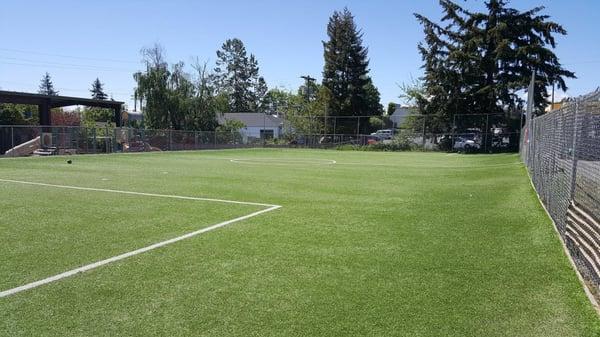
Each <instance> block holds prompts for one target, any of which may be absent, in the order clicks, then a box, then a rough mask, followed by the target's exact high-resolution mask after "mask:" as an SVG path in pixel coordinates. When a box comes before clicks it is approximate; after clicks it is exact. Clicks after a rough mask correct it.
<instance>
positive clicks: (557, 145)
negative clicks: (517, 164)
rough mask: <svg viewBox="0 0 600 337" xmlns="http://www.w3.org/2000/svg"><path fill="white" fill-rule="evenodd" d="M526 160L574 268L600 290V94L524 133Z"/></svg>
mask: <svg viewBox="0 0 600 337" xmlns="http://www.w3.org/2000/svg"><path fill="white" fill-rule="evenodd" d="M521 156H522V158H523V161H524V162H525V164H526V165H527V168H528V170H529V172H530V175H531V180H532V182H533V184H534V186H535V188H536V190H537V192H538V195H539V196H540V199H541V200H542V202H543V203H544V205H545V206H546V208H547V210H548V213H549V214H550V216H551V217H552V218H553V220H554V221H555V223H556V226H557V229H558V231H559V233H560V235H561V236H562V238H563V239H564V241H565V243H566V246H567V247H568V249H569V251H570V253H571V255H572V257H573V259H574V261H575V263H576V264H577V266H578V268H579V269H580V271H581V272H582V274H583V275H584V277H585V278H586V279H587V281H589V282H590V283H591V284H593V285H595V286H594V288H596V289H598V287H599V286H600V92H595V93H592V94H590V95H586V96H582V97H579V98H577V99H575V100H572V101H570V102H567V103H566V104H565V105H564V106H563V107H562V108H561V109H559V110H556V111H552V112H550V113H547V114H545V115H542V116H540V117H537V118H533V119H532V120H531V122H530V123H529V125H528V126H526V127H525V131H524V133H523V139H522V144H521Z"/></svg>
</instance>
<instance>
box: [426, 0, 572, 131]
mask: <svg viewBox="0 0 600 337" xmlns="http://www.w3.org/2000/svg"><path fill="white" fill-rule="evenodd" d="M440 5H441V7H442V10H443V12H444V16H443V17H442V23H441V24H437V23H435V22H433V21H431V20H429V19H428V18H426V17H424V16H422V15H419V14H415V16H416V17H417V19H418V20H419V22H420V23H421V24H422V25H423V29H424V33H425V39H424V41H423V42H422V43H420V44H419V51H420V53H421V55H422V57H423V61H424V65H423V68H424V77H423V81H424V88H425V97H426V98H427V99H425V100H419V109H420V111H421V112H422V113H428V114H437V115H439V116H442V117H445V118H446V120H447V121H449V120H450V119H451V116H452V115H453V114H456V113H473V114H475V113H503V112H504V113H506V112H514V111H519V110H520V109H521V107H522V105H523V103H524V102H523V100H522V99H521V98H520V97H519V92H522V91H523V90H525V89H526V88H527V86H528V83H529V79H530V78H531V74H532V73H533V72H534V71H535V73H536V79H537V80H536V92H535V104H536V107H537V110H538V111H539V112H543V110H544V107H545V106H546V105H547V98H548V91H547V88H548V87H549V86H551V85H552V84H553V83H557V84H558V87H559V88H560V89H562V90H566V89H567V87H566V84H565V81H564V79H565V78H573V77H575V75H574V73H572V72H570V71H568V70H566V69H564V68H563V67H562V65H561V64H560V62H559V60H558V57H557V56H556V55H555V54H554V53H553V52H552V50H551V49H552V48H554V47H555V46H556V43H555V38H554V35H556V34H559V35H565V34H566V31H565V29H564V28H563V27H562V26H561V25H559V24H557V23H555V22H552V21H549V20H548V19H549V16H547V15H543V14H540V12H541V11H542V10H543V9H544V7H536V8H533V9H531V10H528V11H525V12H521V11H518V10H516V9H514V8H509V7H508V1H506V0H488V1H486V2H485V6H486V11H483V12H471V11H468V10H466V9H464V8H462V7H461V6H459V5H458V4H456V3H455V2H453V1H450V0H441V1H440Z"/></svg>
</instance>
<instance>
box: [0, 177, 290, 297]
mask: <svg viewBox="0 0 600 337" xmlns="http://www.w3.org/2000/svg"><path fill="white" fill-rule="evenodd" d="M0 182H6V183H15V184H25V185H34V186H45V187H55V188H64V189H72V190H79V191H93V192H108V193H120V194H129V195H140V196H146V197H160V198H171V199H183V200H195V201H209V202H222V203H229V204H238V205H252V206H261V207H267V208H265V209H263V210H260V211H256V212H253V213H250V214H247V215H243V216H240V217H237V218H235V219H231V220H227V221H223V222H220V223H218V224H216V225H212V226H209V227H205V228H202V229H199V230H196V231H194V232H190V233H187V234H184V235H181V236H178V237H175V238H172V239H169V240H165V241H161V242H158V243H154V244H152V245H150V246H146V247H143V248H139V249H136V250H133V251H130V252H127V253H123V254H120V255H117V256H113V257H110V258H108V259H105V260H101V261H97V262H94V263H91V264H88V265H84V266H82V267H79V268H75V269H72V270H69V271H66V272H64V273H60V274H57V275H54V276H50V277H47V278H45V279H42V280H38V281H35V282H31V283H28V284H25V285H22V286H19V287H16V288H12V289H8V290H4V291H0V298H2V297H6V296H10V295H13V294H16V293H18V292H21V291H25V290H29V289H32V288H36V287H39V286H41V285H44V284H48V283H51V282H55V281H58V280H61V279H63V278H66V277H70V276H73V275H76V274H78V273H83V272H86V271H88V270H91V269H95V268H98V267H101V266H103V265H106V264H109V263H112V262H116V261H119V260H123V259H126V258H128V257H131V256H134V255H138V254H141V253H145V252H147V251H150V250H154V249H157V248H160V247H163V246H166V245H169V244H172V243H175V242H178V241H181V240H185V239H188V238H191V237H193V236H196V235H199V234H202V233H206V232H209V231H212V230H214V229H217V228H220V227H223V226H227V225H229V224H232V223H234V222H238V221H242V220H246V219H249V218H252V217H255V216H257V215H260V214H263V213H267V212H271V211H274V210H276V209H278V208H281V207H282V206H279V205H272V204H263V203H257V202H247V201H237V200H225V199H213V198H201V197H188V196H181V195H170V194H157V193H144V192H133V191H121V190H111V189H104V188H92V187H81V186H69V185H56V184H46V183H39V182H32V181H23V180H11V179H0Z"/></svg>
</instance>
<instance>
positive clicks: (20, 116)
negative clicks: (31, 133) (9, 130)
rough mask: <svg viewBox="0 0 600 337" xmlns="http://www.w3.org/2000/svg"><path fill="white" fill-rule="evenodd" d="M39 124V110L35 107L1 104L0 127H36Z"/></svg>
mask: <svg viewBox="0 0 600 337" xmlns="http://www.w3.org/2000/svg"><path fill="white" fill-rule="evenodd" d="M38 122H39V121H38V110H37V106H35V105H25V104H12V103H3V104H0V125H34V124H38Z"/></svg>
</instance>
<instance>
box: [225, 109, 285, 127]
mask: <svg viewBox="0 0 600 337" xmlns="http://www.w3.org/2000/svg"><path fill="white" fill-rule="evenodd" d="M225 120H238V121H240V122H242V123H244V124H245V125H246V127H268V128H277V127H279V126H280V125H282V123H283V121H282V119H281V118H279V117H277V116H274V115H268V114H264V113H260V112H228V113H224V114H223V115H221V116H219V123H223V122H225Z"/></svg>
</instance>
